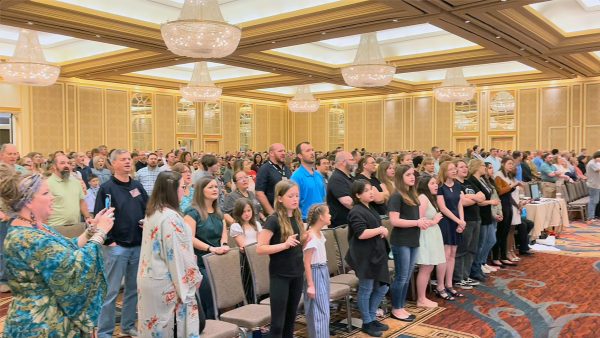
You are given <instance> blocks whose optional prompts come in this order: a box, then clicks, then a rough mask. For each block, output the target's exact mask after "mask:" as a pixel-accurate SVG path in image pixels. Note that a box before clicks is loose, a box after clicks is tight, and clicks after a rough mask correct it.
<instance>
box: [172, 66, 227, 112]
mask: <svg viewBox="0 0 600 338" xmlns="http://www.w3.org/2000/svg"><path fill="white" fill-rule="evenodd" d="M222 92H223V89H221V88H219V87H216V86H215V84H214V83H213V82H212V80H211V79H210V74H209V73H208V67H207V66H206V62H204V61H203V62H196V63H195V64H194V71H193V73H192V80H191V81H190V83H188V85H187V86H185V87H181V96H183V98H185V99H186V100H188V101H191V102H199V101H207V102H214V101H216V100H218V99H219V97H220V96H221V93H222Z"/></svg>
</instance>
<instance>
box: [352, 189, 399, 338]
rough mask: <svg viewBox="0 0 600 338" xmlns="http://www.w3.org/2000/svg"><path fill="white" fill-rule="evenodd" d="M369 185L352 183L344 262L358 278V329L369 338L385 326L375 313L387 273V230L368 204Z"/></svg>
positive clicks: (388, 277)
mask: <svg viewBox="0 0 600 338" xmlns="http://www.w3.org/2000/svg"><path fill="white" fill-rule="evenodd" d="M373 195H374V193H373V190H372V186H371V184H370V183H369V182H367V181H365V180H356V181H354V182H352V187H351V197H352V200H353V201H354V207H353V208H352V209H351V210H350V213H349V214H348V242H349V249H348V253H347V254H346V261H347V262H348V264H349V265H350V266H351V267H352V268H353V269H354V271H356V276H357V277H358V310H359V311H360V314H361V317H362V320H363V326H362V331H363V332H365V333H367V334H368V335H370V336H373V337H381V335H382V333H381V332H382V331H386V330H388V329H389V327H388V326H387V325H384V324H381V323H379V322H378V321H377V320H376V319H377V317H376V312H377V308H378V307H379V304H380V303H381V300H382V299H383V297H384V296H385V294H386V293H387V291H388V289H389V282H390V274H389V271H388V267H387V260H388V253H389V245H388V242H387V240H386V237H387V234H388V231H387V229H386V228H385V227H383V226H382V225H381V219H380V217H379V214H378V213H377V211H375V209H373V208H372V207H371V206H370V205H369V204H370V203H371V202H373V199H374V196H373Z"/></svg>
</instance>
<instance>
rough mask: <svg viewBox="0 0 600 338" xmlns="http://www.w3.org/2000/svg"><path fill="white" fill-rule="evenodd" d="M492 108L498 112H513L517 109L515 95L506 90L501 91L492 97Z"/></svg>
mask: <svg viewBox="0 0 600 338" xmlns="http://www.w3.org/2000/svg"><path fill="white" fill-rule="evenodd" d="M490 109H491V110H492V111H495V112H498V113H506V112H512V111H514V110H515V97H514V96H512V95H511V94H510V93H509V92H506V91H502V92H499V93H498V94H496V95H495V96H494V98H493V99H492V102H491V103H490Z"/></svg>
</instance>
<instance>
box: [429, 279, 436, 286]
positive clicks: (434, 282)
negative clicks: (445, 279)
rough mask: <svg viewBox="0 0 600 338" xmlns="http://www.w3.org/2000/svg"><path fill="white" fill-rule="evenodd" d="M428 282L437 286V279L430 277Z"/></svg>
mask: <svg viewBox="0 0 600 338" xmlns="http://www.w3.org/2000/svg"><path fill="white" fill-rule="evenodd" d="M429 284H431V285H433V286H437V280H435V279H432V280H430V281H429Z"/></svg>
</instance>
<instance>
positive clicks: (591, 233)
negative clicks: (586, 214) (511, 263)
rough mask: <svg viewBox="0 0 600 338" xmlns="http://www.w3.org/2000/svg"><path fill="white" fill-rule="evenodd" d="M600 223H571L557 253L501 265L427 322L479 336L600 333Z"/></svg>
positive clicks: (567, 335) (570, 335)
mask: <svg viewBox="0 0 600 338" xmlns="http://www.w3.org/2000/svg"><path fill="white" fill-rule="evenodd" d="M598 244H600V226H587V225H585V224H582V223H578V224H573V225H572V226H570V227H569V228H567V230H566V231H565V232H563V234H561V236H560V238H559V239H558V240H557V247H559V248H560V249H561V250H562V251H560V252H556V253H536V254H535V255H534V256H533V257H527V258H523V260H522V261H521V262H520V264H519V266H518V267H516V268H511V269H503V270H502V271H500V272H497V273H495V274H493V275H492V277H491V278H489V280H488V281H487V282H486V283H485V285H481V286H479V287H477V288H476V289H474V290H471V291H467V292H464V293H465V294H466V296H467V297H466V298H463V299H461V300H459V301H456V302H444V303H442V304H441V305H442V306H444V307H445V308H446V310H445V311H444V313H443V314H442V315H440V316H435V317H433V318H431V319H429V320H427V321H426V324H430V325H434V326H437V327H444V328H448V329H452V330H460V331H463V332H469V333H472V334H475V335H478V336H481V337H534V338H538V337H540V338H541V337H544V338H545V337H551V338H552V337H578V338H580V337H581V338H587V337H589V338H593V337H600V302H599V300H600V289H599V288H598V282H599V281H600V245H598Z"/></svg>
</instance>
